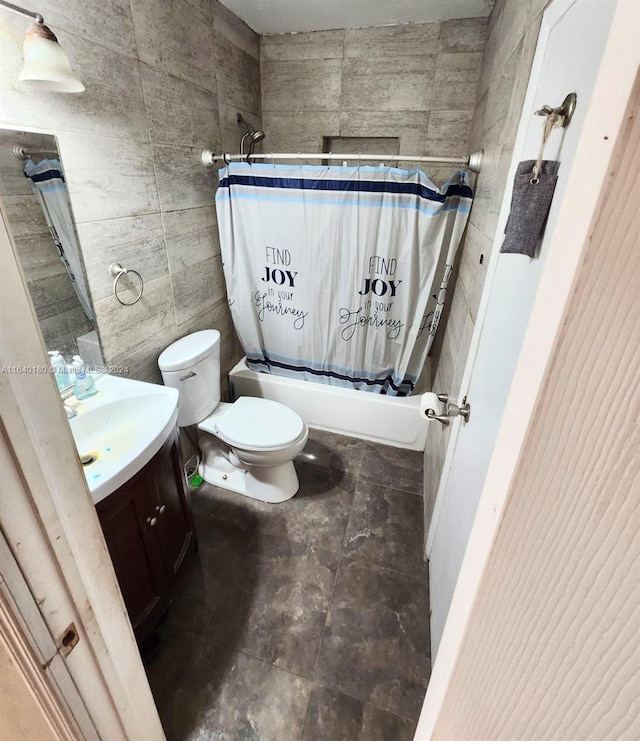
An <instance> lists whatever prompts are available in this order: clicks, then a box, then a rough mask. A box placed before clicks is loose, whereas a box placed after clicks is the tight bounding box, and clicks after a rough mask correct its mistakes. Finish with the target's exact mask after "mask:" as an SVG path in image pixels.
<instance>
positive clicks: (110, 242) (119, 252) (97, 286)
mask: <svg viewBox="0 0 640 741" xmlns="http://www.w3.org/2000/svg"><path fill="white" fill-rule="evenodd" d="M77 230H78V238H79V240H80V243H81V244H82V256H83V259H84V265H85V270H86V273H87V279H88V281H89V288H90V291H91V296H92V298H93V300H94V301H99V300H100V299H103V298H106V297H107V296H111V295H112V291H113V276H112V275H111V274H110V273H109V265H111V263H114V262H119V263H120V264H121V265H124V266H125V267H126V268H132V269H133V270H137V271H138V272H139V273H140V275H141V276H142V278H143V280H144V281H145V283H147V282H148V281H153V280H156V279H157V278H161V277H163V276H165V275H167V273H168V266H167V251H166V249H165V243H164V233H163V230H162V219H161V217H160V214H146V215H144V216H130V217H126V218H123V219H107V220H106V221H88V222H83V223H80V224H78V225H77ZM135 280H137V279H135ZM118 285H119V286H120V285H126V280H125V279H124V278H123V279H121V281H120V282H119V284H118ZM130 285H131V286H132V287H133V285H134V284H133V283H131V284H130Z"/></svg>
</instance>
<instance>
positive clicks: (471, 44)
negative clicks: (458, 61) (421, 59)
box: [439, 18, 488, 52]
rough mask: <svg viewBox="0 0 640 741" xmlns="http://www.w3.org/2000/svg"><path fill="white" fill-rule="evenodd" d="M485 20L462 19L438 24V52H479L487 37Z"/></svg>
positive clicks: (486, 21) (486, 20) (486, 22)
mask: <svg viewBox="0 0 640 741" xmlns="http://www.w3.org/2000/svg"><path fill="white" fill-rule="evenodd" d="M487 25H488V19H487V18H462V19H459V20H454V21H442V23H441V24H440V38H439V51H441V52H481V51H482V50H483V49H484V45H485V41H486V36H487Z"/></svg>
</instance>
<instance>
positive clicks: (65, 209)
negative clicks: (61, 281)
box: [24, 159, 93, 321]
mask: <svg viewBox="0 0 640 741" xmlns="http://www.w3.org/2000/svg"><path fill="white" fill-rule="evenodd" d="M24 174H25V176H26V177H28V178H29V179H30V180H31V188H32V189H33V192H34V193H35V194H36V197H37V198H38V201H39V202H40V206H41V207H42V212H43V213H44V218H45V219H46V222H47V226H48V227H49V231H50V232H51V236H52V237H53V242H54V244H55V246H56V249H57V251H58V257H59V258H60V261H61V262H62V264H63V265H64V268H65V270H66V271H67V275H68V276H69V279H70V280H71V284H72V285H73V288H74V290H75V292H76V295H77V296H78V300H79V301H80V305H81V306H82V309H83V310H84V313H85V314H86V315H87V318H88V319H90V320H91V321H93V309H92V306H91V301H90V300H89V290H88V288H87V284H86V282H85V277H84V271H83V269H82V262H81V259H80V247H79V245H78V241H77V239H76V233H75V228H74V224H73V217H72V216H71V207H70V206H69V198H68V195H67V186H66V184H65V182H64V176H63V174H62V167H61V166H60V160H48V159H45V160H41V161H40V162H38V163H37V164H36V163H35V162H34V161H33V160H31V159H27V160H26V161H25V163H24Z"/></svg>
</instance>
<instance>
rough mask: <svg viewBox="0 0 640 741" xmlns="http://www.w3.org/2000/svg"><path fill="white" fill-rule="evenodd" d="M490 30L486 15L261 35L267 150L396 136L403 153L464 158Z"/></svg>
mask: <svg viewBox="0 0 640 741" xmlns="http://www.w3.org/2000/svg"><path fill="white" fill-rule="evenodd" d="M486 28H487V19H486V18H478V19H469V20H459V21H444V22H442V23H422V24H414V25H402V26H383V27H379V28H359V29H346V30H337V31H317V32H313V33H298V34H284V35H275V36H264V37H262V39H261V43H260V59H261V74H262V116H263V119H262V120H263V124H264V129H265V131H266V134H267V137H266V139H265V142H264V151H266V152H271V151H273V152H278V151H279V152H283V151H284V152H291V151H293V152H297V151H310V152H320V151H322V137H323V136H332V137H339V136H340V137H363V136H364V137H390V136H392V137H399V139H400V154H442V155H446V156H449V155H451V156H456V155H462V154H465V153H466V152H467V146H468V139H469V135H470V132H471V121H472V116H473V109H474V106H475V102H476V92H477V86H478V80H479V78H480V65H481V59H482V49H483V47H484V42H485V35H486ZM452 171H453V170H452V169H451V168H441V167H437V168H436V167H434V168H430V170H429V172H430V174H432V176H433V177H434V179H436V180H442V179H444V177H445V176H448V175H449V174H451V172H452Z"/></svg>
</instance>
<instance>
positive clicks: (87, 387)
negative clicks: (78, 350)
mask: <svg viewBox="0 0 640 741" xmlns="http://www.w3.org/2000/svg"><path fill="white" fill-rule="evenodd" d="M71 367H72V368H73V372H74V379H73V393H74V394H75V397H76V399H78V400H81V399H88V398H89V397H90V396H93V395H94V394H97V393H98V389H97V388H96V384H95V381H94V380H93V378H92V376H91V374H90V373H87V371H86V369H85V367H84V360H83V359H82V358H81V357H80V356H79V355H74V356H73V362H72V363H71Z"/></svg>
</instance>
